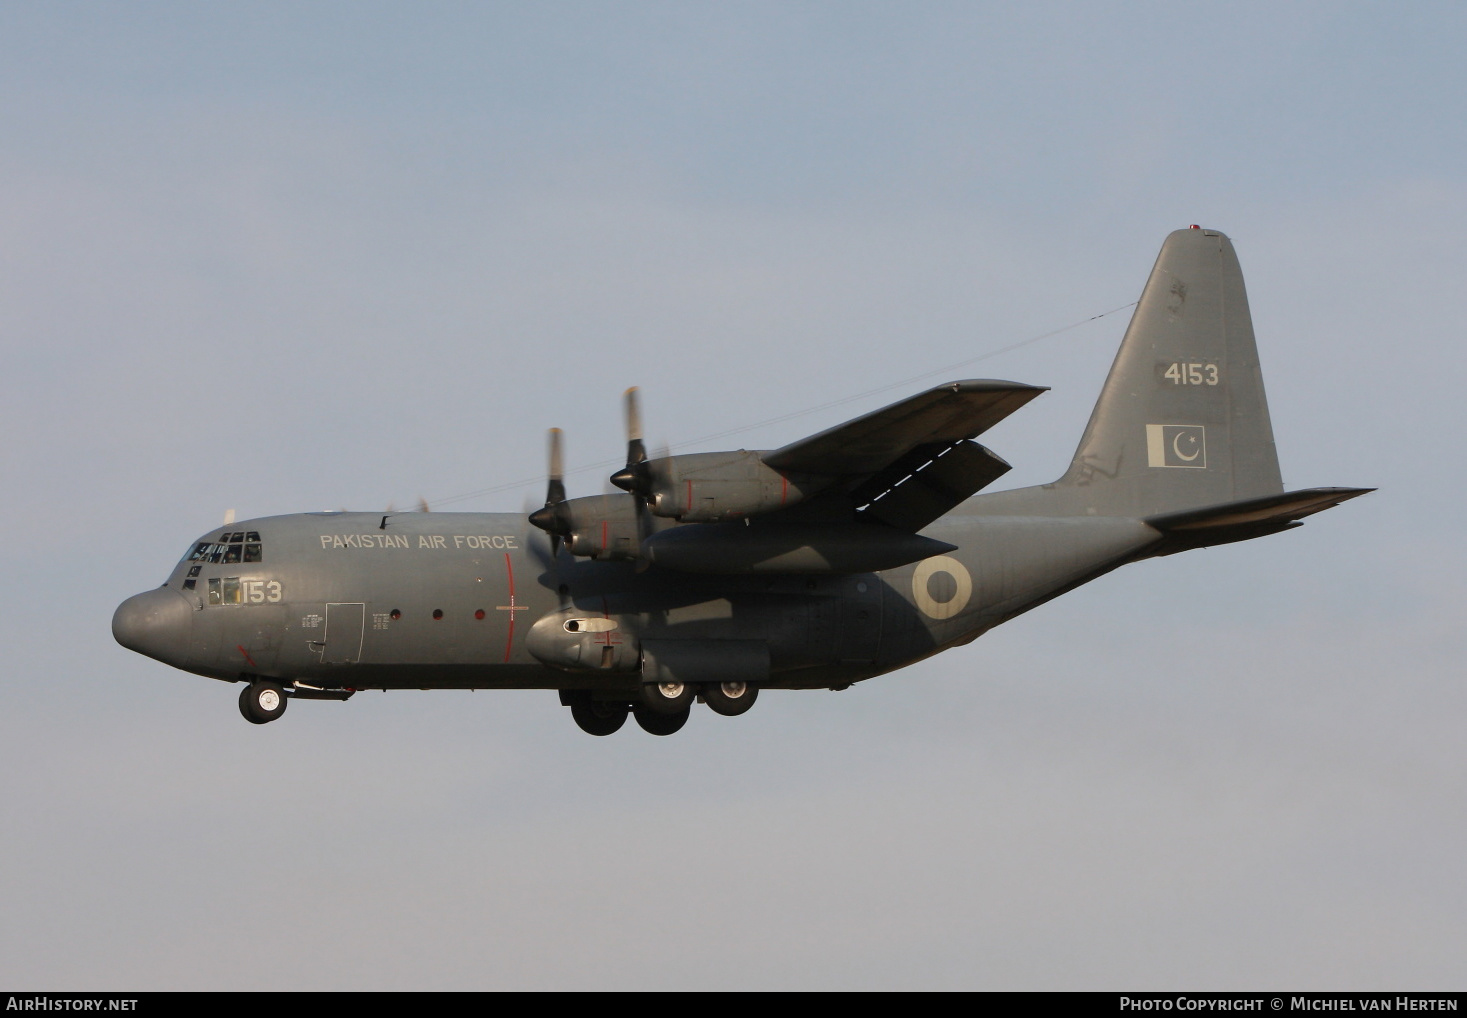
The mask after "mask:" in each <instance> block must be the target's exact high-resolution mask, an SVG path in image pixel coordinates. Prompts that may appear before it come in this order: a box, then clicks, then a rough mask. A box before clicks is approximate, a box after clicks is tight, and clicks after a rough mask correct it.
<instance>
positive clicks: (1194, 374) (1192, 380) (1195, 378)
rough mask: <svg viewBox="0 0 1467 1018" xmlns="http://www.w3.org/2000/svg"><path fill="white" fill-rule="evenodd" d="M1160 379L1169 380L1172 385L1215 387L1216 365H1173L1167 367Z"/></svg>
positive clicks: (1216, 379)
mask: <svg viewBox="0 0 1467 1018" xmlns="http://www.w3.org/2000/svg"><path fill="white" fill-rule="evenodd" d="M1161 377H1162V378H1167V379H1170V380H1171V383H1172V384H1173V385H1216V384H1217V382H1218V373H1217V365H1216V364H1180V363H1174V364H1170V365H1168V366H1167V369H1166V370H1165V371H1163V372H1162V373H1161Z"/></svg>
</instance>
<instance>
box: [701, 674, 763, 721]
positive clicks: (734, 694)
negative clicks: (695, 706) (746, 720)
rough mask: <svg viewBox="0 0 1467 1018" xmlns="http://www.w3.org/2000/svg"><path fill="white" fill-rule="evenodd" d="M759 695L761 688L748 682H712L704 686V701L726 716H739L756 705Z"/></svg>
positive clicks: (717, 712) (716, 711) (716, 712)
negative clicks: (755, 700)
mask: <svg viewBox="0 0 1467 1018" xmlns="http://www.w3.org/2000/svg"><path fill="white" fill-rule="evenodd" d="M758 695H759V690H758V689H757V688H756V687H754V686H751V685H749V683H747V682H710V683H708V685H706V686H704V687H703V702H704V703H706V704H707V705H708V706H709V707H710V708H712V710H713V713H715V714H722V715H723V716H724V717H726V718H733V717H738V716H739V715H740V714H742V713H743V712H744V711H746V710H748V709H749V708H750V707H752V706H754V699H755V697H757V696H758Z"/></svg>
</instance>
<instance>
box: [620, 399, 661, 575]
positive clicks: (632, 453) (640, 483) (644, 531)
mask: <svg viewBox="0 0 1467 1018" xmlns="http://www.w3.org/2000/svg"><path fill="white" fill-rule="evenodd" d="M626 416H627V465H626V466H625V467H623V468H622V469H620V470H618V471H617V472H616V473H614V474H612V475H611V483H612V484H614V485H616V486H617V487H618V488H620V489H621V490H622V491H625V492H627V493H629V494H630V495H631V496H632V501H633V502H634V503H635V505H636V509H637V545H638V547H640V546H641V544H642V542H644V541H646V540H647V538H649V537H651V536H652V512H651V510H650V508H649V503H650V500H651V498H652V468H651V465H650V464H649V463H648V462H647V445H646V443H645V442H643V441H642V408H641V406H640V405H639V403H638V400H637V387H636V386H635V385H634V386H632V387H631V388H630V389H628V390H627V392H626ZM648 565H650V563H649V562H648V561H647V560H646V559H645V558H642V557H641V555H640V553H639V554H638V556H637V572H639V573H640V572H643V571H645V570H646V568H647V566H648Z"/></svg>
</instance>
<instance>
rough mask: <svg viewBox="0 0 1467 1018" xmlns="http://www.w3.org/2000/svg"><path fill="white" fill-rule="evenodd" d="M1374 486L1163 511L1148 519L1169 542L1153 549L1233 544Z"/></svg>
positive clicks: (1295, 522) (1289, 524) (1166, 550)
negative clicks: (1174, 511) (1171, 511)
mask: <svg viewBox="0 0 1467 1018" xmlns="http://www.w3.org/2000/svg"><path fill="white" fill-rule="evenodd" d="M1374 490H1375V489H1374V488H1306V489H1305V490H1303V491H1286V492H1283V493H1282V494H1279V495H1265V496H1263V497H1262V498H1249V499H1244V500H1243V501H1241V502H1226V503H1223V504H1222V505H1214V506H1206V507H1204V508H1202V509H1188V510H1186V511H1184V512H1177V513H1164V514H1162V515H1160V516H1152V517H1150V518H1148V519H1147V520H1146V524H1147V526H1150V527H1153V528H1154V529H1156V530H1159V531H1161V532H1162V534H1163V535H1164V536H1165V537H1166V538H1167V540H1166V543H1165V544H1164V545H1163V546H1162V547H1161V548H1159V549H1157V550H1155V551H1153V552H1152V554H1155V555H1170V554H1172V553H1174V552H1178V551H1186V550H1187V549H1189V548H1206V547H1209V546H1211V545H1215V544H1231V543H1232V542H1234V541H1246V540H1248V539H1249V538H1253V537H1262V536H1264V535H1265V534H1273V533H1277V532H1279V531H1281V530H1288V529H1289V528H1291V527H1297V526H1299V521H1300V520H1302V519H1303V518H1304V517H1306V516H1312V515H1313V514H1314V513H1318V512H1323V511H1324V510H1326V509H1331V508H1333V507H1335V506H1337V505H1339V504H1340V503H1341V502H1344V501H1346V500H1348V499H1352V498H1356V497H1358V496H1360V495H1365V494H1368V493H1370V492H1372V491H1374Z"/></svg>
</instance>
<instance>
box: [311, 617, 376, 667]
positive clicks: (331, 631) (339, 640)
mask: <svg viewBox="0 0 1467 1018" xmlns="http://www.w3.org/2000/svg"><path fill="white" fill-rule="evenodd" d="M366 611H367V606H366V605H365V604H328V605H327V606H326V632H325V634H324V635H323V637H322V639H324V640H325V641H326V649H325V650H324V651H323V652H322V654H321V661H322V663H323V664H328V665H349V664H354V663H355V662H357V661H359V660H361V657H362V635H363V632H364V629H365V626H364V625H363V623H364V621H365V618H366Z"/></svg>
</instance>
